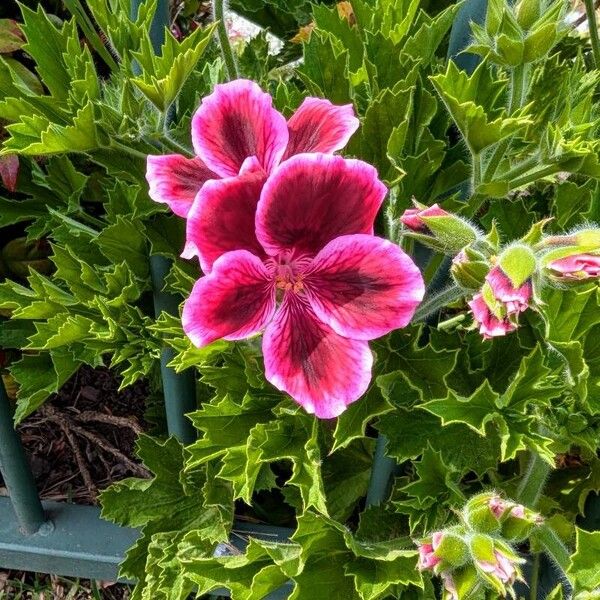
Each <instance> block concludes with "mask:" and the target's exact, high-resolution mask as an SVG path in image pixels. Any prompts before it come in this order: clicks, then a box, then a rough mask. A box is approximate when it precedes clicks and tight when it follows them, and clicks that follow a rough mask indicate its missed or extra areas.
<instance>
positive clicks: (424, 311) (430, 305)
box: [412, 284, 467, 323]
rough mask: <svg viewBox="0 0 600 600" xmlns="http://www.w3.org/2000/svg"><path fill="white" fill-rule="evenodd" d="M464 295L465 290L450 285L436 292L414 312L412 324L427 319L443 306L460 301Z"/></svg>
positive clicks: (465, 293)
mask: <svg viewBox="0 0 600 600" xmlns="http://www.w3.org/2000/svg"><path fill="white" fill-rule="evenodd" d="M466 295H467V291H466V290H465V289H463V288H462V287H460V286H459V285H455V284H454V285H451V286H450V287H447V288H446V289H444V290H442V291H441V292H438V293H437V294H434V295H433V296H430V297H428V298H426V299H425V300H424V301H423V302H421V304H420V305H419V307H418V308H417V310H416V311H415V315H414V317H413V319H412V322H413V323H417V322H419V321H424V320H425V319H426V318H427V317H429V316H431V315H433V314H434V313H436V312H437V311H439V310H440V309H442V308H444V306H447V305H448V304H451V303H452V302H455V301H456V300H460V299H461V298H464V297H465V296H466Z"/></svg>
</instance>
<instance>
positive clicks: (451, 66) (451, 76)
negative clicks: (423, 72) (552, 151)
mask: <svg viewBox="0 0 600 600" xmlns="http://www.w3.org/2000/svg"><path fill="white" fill-rule="evenodd" d="M430 79H431V82H432V83H433V86H434V87H435V90H436V91H437V93H438V94H439V96H440V98H441V99H442V101H443V102H444V104H445V106H446V108H447V109H448V112H449V113H450V115H451V116H452V119H453V120H454V122H455V123H456V126H457V127H458V128H459V130H460V132H461V133H462V136H463V138H464V140H465V142H466V143H467V145H468V146H469V149H470V150H471V152H472V153H473V154H480V153H481V152H482V151H483V150H484V149H485V148H488V147H489V146H492V145H493V144H496V143H497V142H499V141H500V140H502V139H504V138H505V137H508V136H511V135H513V134H514V133H516V132H518V131H520V130H521V131H522V130H524V128H525V127H526V126H527V125H528V124H529V123H530V119H529V118H528V117H527V116H524V115H521V114H518V113H517V114H516V116H514V117H507V116H506V114H505V111H504V109H499V108H498V105H497V98H498V96H499V94H500V93H501V92H502V90H503V88H504V86H505V82H504V81H503V80H501V79H498V78H494V76H493V75H492V72H491V70H490V68H489V66H488V65H487V64H486V62H485V61H482V62H481V64H480V65H479V66H478V67H477V69H476V70H475V71H474V72H473V74H472V75H467V74H466V73H465V72H464V71H459V69H458V67H457V66H456V64H455V63H454V61H449V62H448V66H447V69H446V72H445V73H440V74H439V75H435V76H433V77H431V78H430Z"/></svg>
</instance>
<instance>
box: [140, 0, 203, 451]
mask: <svg viewBox="0 0 600 600" xmlns="http://www.w3.org/2000/svg"><path fill="white" fill-rule="evenodd" d="M145 1H146V0H131V16H132V18H135V17H136V16H137V14H138V10H139V7H140V5H141V4H142V3H143V2H145ZM168 26H169V2H168V0H158V2H157V5H156V12H155V13H154V17H153V18H152V24H151V26H150V40H151V41H152V46H153V48H154V51H155V52H156V53H157V54H160V51H161V46H162V43H163V41H164V37H165V27H168ZM170 268H171V261H170V260H169V259H168V258H166V257H164V256H156V255H155V256H151V257H150V277H151V280H152V291H153V297H154V312H155V315H156V316H157V317H158V316H159V315H160V313H161V312H162V311H163V310H164V311H165V312H167V313H169V314H171V315H178V314H179V303H180V302H181V298H179V297H178V296H175V295H173V294H170V293H168V292H165V291H163V289H164V286H165V277H166V276H167V274H168V273H169V270H170ZM174 356H175V352H174V351H173V350H172V349H171V348H163V349H162V351H161V355H160V374H161V379H162V387H163V394H164V399H165V411H166V416H167V428H168V430H169V433H170V434H172V435H174V436H175V437H176V438H177V439H179V440H180V441H181V442H183V443H184V444H191V443H192V442H194V441H195V440H196V431H195V429H194V427H193V425H192V423H191V421H190V420H189V419H188V418H187V417H186V416H185V415H186V413H190V412H192V411H194V410H196V408H197V405H196V376H195V373H194V370H193V369H187V370H186V371H184V372H183V373H179V374H178V373H175V371H174V370H173V369H171V368H170V367H167V365H168V364H169V362H170V361H171V360H172V359H173V357H174Z"/></svg>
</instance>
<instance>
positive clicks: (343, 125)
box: [283, 98, 360, 160]
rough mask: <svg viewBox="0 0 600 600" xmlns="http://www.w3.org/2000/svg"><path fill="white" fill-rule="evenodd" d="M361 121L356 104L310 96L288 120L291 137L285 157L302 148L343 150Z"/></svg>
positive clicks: (310, 149) (307, 149)
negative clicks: (354, 106)
mask: <svg viewBox="0 0 600 600" xmlns="http://www.w3.org/2000/svg"><path fill="white" fill-rule="evenodd" d="M359 124H360V123H359V121H358V119H357V118H356V116H355V114H354V108H353V106H352V104H344V105H342V106H336V105H335V104H332V103H331V102H329V100H324V99H322V98H306V99H305V100H304V102H302V104H301V105H300V106H299V108H298V110H296V112H295V113H294V114H293V115H292V117H291V118H290V120H289V121H288V123H287V126H288V130H289V136H290V139H289V142H288V145H287V148H286V151H285V154H284V156H283V160H286V159H287V158H289V157H290V156H293V155H294V154H300V153H302V152H335V151H336V150H341V149H342V148H343V147H344V146H345V145H346V144H347V143H348V140H349V139H350V137H351V136H352V134H353V133H354V132H355V131H356V130H357V129H358V126H359Z"/></svg>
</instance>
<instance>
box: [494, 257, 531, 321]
mask: <svg viewBox="0 0 600 600" xmlns="http://www.w3.org/2000/svg"><path fill="white" fill-rule="evenodd" d="M485 280H486V281H487V282H488V283H489V284H490V287H491V288H492V291H493V292H494V296H495V297H496V299H497V300H500V301H501V302H505V303H507V304H509V303H510V304H509V306H508V307H507V309H508V312H509V313H514V312H522V311H524V310H525V309H527V307H528V306H529V300H530V299H531V283H529V282H526V283H524V284H523V285H522V286H521V287H518V288H516V287H514V286H513V284H512V283H511V281H510V279H509V278H508V277H507V276H506V275H505V274H504V272H503V271H502V269H500V267H494V268H493V269H492V270H491V271H490V272H489V273H488V274H487V275H486V277H485Z"/></svg>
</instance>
